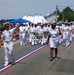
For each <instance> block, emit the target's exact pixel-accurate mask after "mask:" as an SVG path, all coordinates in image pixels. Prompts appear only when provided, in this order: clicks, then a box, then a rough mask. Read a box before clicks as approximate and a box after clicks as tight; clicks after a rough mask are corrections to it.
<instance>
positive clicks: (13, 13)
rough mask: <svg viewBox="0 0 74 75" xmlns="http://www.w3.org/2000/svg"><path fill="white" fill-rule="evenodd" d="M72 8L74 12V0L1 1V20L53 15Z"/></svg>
mask: <svg viewBox="0 0 74 75" xmlns="http://www.w3.org/2000/svg"><path fill="white" fill-rule="evenodd" d="M56 5H57V7H58V8H59V10H62V9H64V8H65V7H68V6H70V8H71V9H73V10H74V0H0V19H17V18H22V17H23V16H24V15H26V16H28V15H33V16H34V15H36V14H38V15H40V14H41V15H43V16H45V15H46V14H47V13H49V14H51V13H53V12H54V11H55V10H56Z"/></svg>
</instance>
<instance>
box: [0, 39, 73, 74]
mask: <svg viewBox="0 0 74 75" xmlns="http://www.w3.org/2000/svg"><path fill="white" fill-rule="evenodd" d="M14 55H15V58H16V61H15V63H12V60H11V58H9V65H8V66H6V67H4V66H3V65H4V50H3V47H2V48H0V75H74V40H73V42H72V43H71V45H70V46H68V47H65V46H63V45H62V44H60V45H59V51H58V59H54V60H53V61H50V58H49V45H44V46H41V45H40V44H38V45H35V46H31V44H28V45H25V46H20V44H19V43H16V44H15V45H14ZM9 57H10V56H9Z"/></svg>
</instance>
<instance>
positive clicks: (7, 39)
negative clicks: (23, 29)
mask: <svg viewBox="0 0 74 75" xmlns="http://www.w3.org/2000/svg"><path fill="white" fill-rule="evenodd" d="M19 26H20V24H19V25H17V26H16V27H15V28H12V29H10V30H9V24H6V25H5V28H6V29H5V30H4V31H3V32H2V38H3V42H4V53H5V63H4V66H7V65H8V63H9V61H8V54H10V55H11V57H12V60H13V62H14V61H15V58H14V53H13V45H14V44H13V33H14V32H15V30H16V29H17V28H19Z"/></svg>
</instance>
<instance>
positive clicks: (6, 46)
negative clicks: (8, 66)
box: [4, 42, 15, 62]
mask: <svg viewBox="0 0 74 75" xmlns="http://www.w3.org/2000/svg"><path fill="white" fill-rule="evenodd" d="M4 53H5V62H8V55H9V54H10V55H11V57H12V59H13V61H14V60H15V59H14V53H13V42H9V43H6V42H4Z"/></svg>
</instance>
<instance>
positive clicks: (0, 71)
mask: <svg viewBox="0 0 74 75" xmlns="http://www.w3.org/2000/svg"><path fill="white" fill-rule="evenodd" d="M46 46H47V45H44V46H41V47H39V48H37V49H34V50H32V51H31V52H29V53H27V54H24V55H23V56H21V57H19V58H18V59H17V60H16V61H15V64H16V63H18V62H20V61H22V60H23V59H25V58H27V57H29V56H30V55H32V54H34V53H36V52H37V51H39V50H41V49H42V48H44V47H46ZM13 65H14V64H13V63H12V64H9V65H8V66H6V67H4V66H3V67H2V68H0V73H2V72H3V71H5V70H7V69H9V68H10V67H12V66H13Z"/></svg>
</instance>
